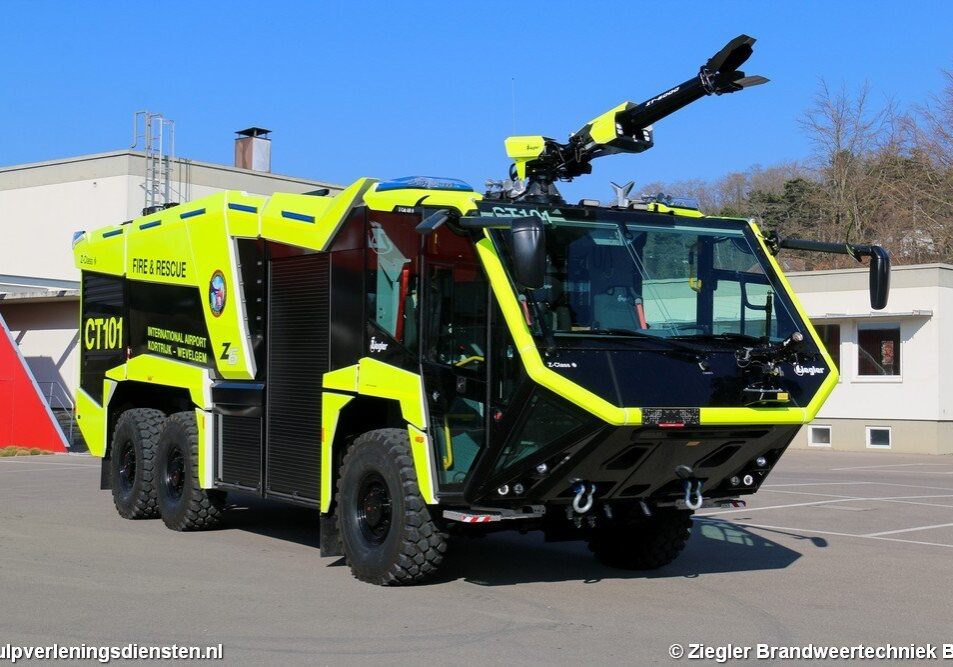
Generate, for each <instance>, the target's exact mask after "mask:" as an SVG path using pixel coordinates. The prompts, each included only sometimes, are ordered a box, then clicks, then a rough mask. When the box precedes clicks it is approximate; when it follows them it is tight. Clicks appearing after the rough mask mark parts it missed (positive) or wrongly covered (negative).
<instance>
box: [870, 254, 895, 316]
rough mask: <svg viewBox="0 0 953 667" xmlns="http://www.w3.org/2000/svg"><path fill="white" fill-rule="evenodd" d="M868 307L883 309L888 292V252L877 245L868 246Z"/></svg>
mask: <svg viewBox="0 0 953 667" xmlns="http://www.w3.org/2000/svg"><path fill="white" fill-rule="evenodd" d="M869 254H870V307H871V308H873V309H874V310H883V309H884V308H886V307H887V297H888V296H889V294H890V254H889V253H888V252H887V251H886V250H884V249H883V248H882V247H880V246H879V245H875V246H870V253H869Z"/></svg>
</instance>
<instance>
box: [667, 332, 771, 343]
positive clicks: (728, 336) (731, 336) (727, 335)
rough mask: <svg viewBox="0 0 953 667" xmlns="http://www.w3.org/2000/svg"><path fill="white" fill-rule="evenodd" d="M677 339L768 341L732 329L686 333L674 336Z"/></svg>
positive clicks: (767, 340) (731, 341) (732, 341)
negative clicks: (717, 331) (708, 332)
mask: <svg viewBox="0 0 953 667" xmlns="http://www.w3.org/2000/svg"><path fill="white" fill-rule="evenodd" d="M674 338H677V339H678V340H697V341H698V342H706V341H726V342H730V343H751V344H752V345H763V344H765V343H767V342H769V339H768V338H766V337H764V336H752V335H751V334H743V333H737V332H734V331H725V332H723V333H716V334H686V335H683V336H674Z"/></svg>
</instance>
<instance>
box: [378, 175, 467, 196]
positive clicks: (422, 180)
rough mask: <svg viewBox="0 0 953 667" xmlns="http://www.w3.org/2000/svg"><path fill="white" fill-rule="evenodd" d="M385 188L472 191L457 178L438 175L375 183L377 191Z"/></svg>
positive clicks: (385, 189) (405, 177)
mask: <svg viewBox="0 0 953 667" xmlns="http://www.w3.org/2000/svg"><path fill="white" fill-rule="evenodd" d="M387 190H456V191H458V192H473V188H472V187H470V185H469V184H468V183H465V182H463V181H461V180H460V179H457V178H443V177H440V176H404V177H403V178H395V179H392V180H390V181H382V182H381V183H378V184H377V191H378V192H386V191H387Z"/></svg>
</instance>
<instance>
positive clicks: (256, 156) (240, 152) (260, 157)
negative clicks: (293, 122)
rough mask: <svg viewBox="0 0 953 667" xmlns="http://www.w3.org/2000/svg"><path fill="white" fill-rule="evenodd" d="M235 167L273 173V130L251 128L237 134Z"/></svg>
mask: <svg viewBox="0 0 953 667" xmlns="http://www.w3.org/2000/svg"><path fill="white" fill-rule="evenodd" d="M236 134H237V135H238V136H237V137H235V166H236V167H238V168H239V169H251V170H252V171H264V172H271V139H269V138H268V135H269V134H271V130H266V129H264V128H261V127H249V128H247V129H244V130H239V131H238V132H236Z"/></svg>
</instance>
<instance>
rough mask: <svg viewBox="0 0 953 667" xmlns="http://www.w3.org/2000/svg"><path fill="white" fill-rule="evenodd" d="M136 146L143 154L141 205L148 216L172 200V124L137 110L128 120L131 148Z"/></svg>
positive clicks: (164, 119) (173, 136)
mask: <svg viewBox="0 0 953 667" xmlns="http://www.w3.org/2000/svg"><path fill="white" fill-rule="evenodd" d="M140 143H141V144H142V147H143V150H144V151H145V154H146V180H145V183H144V184H143V189H144V190H145V206H144V207H143V209H142V214H143V215H148V214H149V213H153V212H155V211H158V210H161V209H163V208H168V207H169V206H170V205H172V204H174V203H176V202H173V201H172V165H173V162H174V161H175V121H174V120H172V119H170V118H166V117H165V116H163V115H162V114H161V113H153V112H151V111H137V112H136V113H135V114H133V117H132V144H131V145H130V146H129V147H130V148H132V149H135V148H137V147H138V146H139V145H140Z"/></svg>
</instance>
